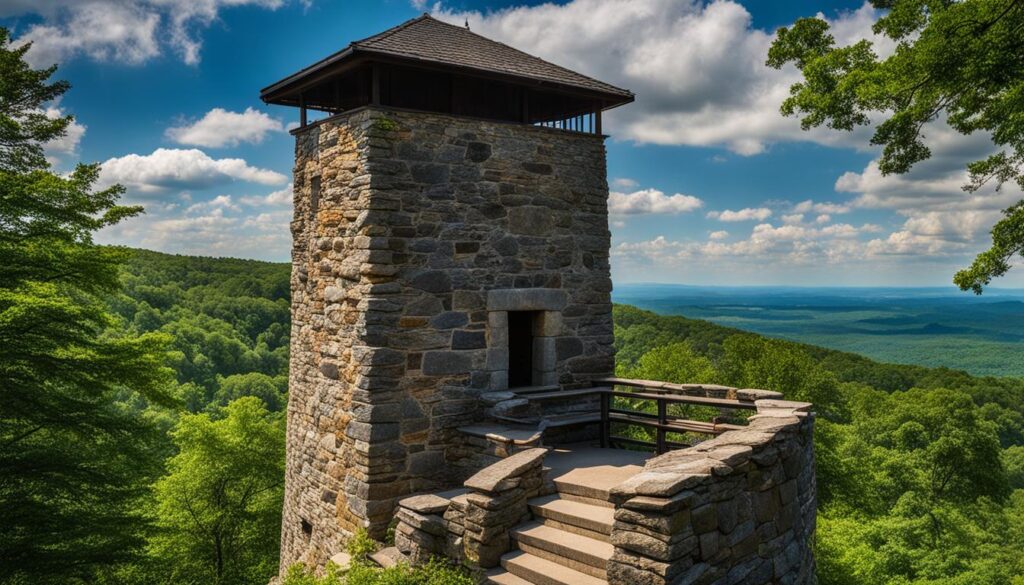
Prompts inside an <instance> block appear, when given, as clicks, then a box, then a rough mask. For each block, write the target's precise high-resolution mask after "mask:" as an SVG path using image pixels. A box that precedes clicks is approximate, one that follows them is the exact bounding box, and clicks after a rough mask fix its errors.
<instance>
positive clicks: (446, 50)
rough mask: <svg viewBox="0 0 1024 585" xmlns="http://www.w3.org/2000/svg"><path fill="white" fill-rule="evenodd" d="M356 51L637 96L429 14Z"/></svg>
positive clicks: (370, 40) (358, 45)
mask: <svg viewBox="0 0 1024 585" xmlns="http://www.w3.org/2000/svg"><path fill="white" fill-rule="evenodd" d="M352 47H353V48H355V49H356V50H360V49H361V50H365V51H373V52H377V53H386V54H388V55H394V56H396V57H404V58H407V59H419V60H423V61H430V62H433V63H443V64H445V65H455V66H458V67H469V68H472V69H480V70H483V71H492V72H495V73H502V74H505V75H514V76H516V77H527V78H530V79H536V80H540V81H549V82H552V83H558V84H561V85H568V86H573V87H579V88H582V89H588V90H591V91H597V92H601V93H611V94H617V95H621V96H623V97H632V96H633V93H632V92H630V91H629V90H625V89H622V88H619V87H615V86H614V85H611V84H609V83H605V82H603V81H598V80H596V79H593V78H591V77H587V76H586V75H581V74H579V73H576V72H575V71H570V70H569V69H566V68H565V67H560V66H558V65H555V64H554V63H550V62H548V61H545V60H543V59H540V58H538V57H534V56H533V55H530V54H528V53H524V52H522V51H520V50H519V49H513V48H512V47H510V46H508V45H506V44H503V43H499V42H497V41H492V40H491V39H488V38H486V37H482V36H480V35H478V34H476V33H474V32H472V31H470V30H469V29H467V28H465V27H461V26H455V25H452V24H448V23H447V22H442V21H440V20H437V19H436V18H433V17H431V16H430V15H429V14H424V15H423V16H420V17H418V18H414V19H412V20H409V21H406V22H404V23H402V24H400V25H398V26H396V27H394V28H391V29H388V30H386V31H384V32H382V33H380V34H376V35H373V36H372V37H369V38H365V39H363V40H361V41H355V42H354V43H352Z"/></svg>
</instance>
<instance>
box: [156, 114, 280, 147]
mask: <svg viewBox="0 0 1024 585" xmlns="http://www.w3.org/2000/svg"><path fill="white" fill-rule="evenodd" d="M271 132H284V126H283V125H282V124H281V121H280V120H275V119H274V118H271V117H270V116H268V115H267V114H265V113H263V112H260V111H258V110H254V109H252V108H246V109H245V111H244V112H230V111H228V110H225V109H223V108H214V109H212V110H210V111H209V112H206V114H205V115H204V116H203V117H202V118H200V119H198V120H196V121H194V122H192V123H190V124H185V125H182V126H175V127H172V128H168V129H167V131H166V132H165V134H166V135H167V137H168V138H170V139H171V140H173V141H174V142H177V143H178V144H187V145H190V146H206V147H210V148H217V147H221V146H238V145H239V144H240V143H242V142H248V143H251V144H259V143H260V142H263V139H264V138H266V136H267V134H269V133H271Z"/></svg>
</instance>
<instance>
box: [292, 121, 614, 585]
mask: <svg viewBox="0 0 1024 585" xmlns="http://www.w3.org/2000/svg"><path fill="white" fill-rule="evenodd" d="M607 197H608V187H607V182H606V170H605V151H604V143H603V138H602V137H600V136H595V135H589V134H581V133H572V132H564V131H558V130H553V129H547V128H539V127H532V126H523V125H515V124H502V123H495V122H486V121H477V120H469V119H465V118H455V117H450V116H443V115H437V114H428V113H414V112H399V111H389V110H385V109H366V110H361V111H357V112H353V113H351V114H349V115H348V116H338V117H335V118H331V119H329V120H327V121H324V122H321V123H319V124H317V125H314V126H311V127H308V128H305V129H303V130H301V131H300V132H299V133H298V134H297V136H296V166H295V219H294V221H293V223H292V232H293V240H294V248H293V253H292V254H293V255H292V260H293V270H292V281H291V285H292V354H291V370H290V372H291V373H290V384H289V392H290V397H289V406H288V455H287V473H286V489H285V506H284V519H283V527H282V550H281V560H282V567H283V568H285V567H287V566H288V565H289V564H291V563H293V562H296V561H300V560H301V561H306V562H309V563H312V564H316V565H319V564H322V563H323V562H324V561H325V559H326V557H327V556H328V555H330V554H332V553H333V552H337V551H338V550H340V548H341V546H342V543H343V541H344V540H345V538H346V537H347V535H349V534H351V533H352V532H353V531H354V530H356V529H357V528H359V527H366V528H368V529H369V531H370V533H371V535H373V536H376V537H383V535H384V532H385V530H386V527H387V525H388V523H389V522H390V521H391V519H392V515H393V511H394V508H395V502H396V501H397V500H398V499H399V498H400V497H401V496H404V495H406V494H409V493H411V492H415V491H422V490H426V489H431V488H436V487H443V486H446V485H451V484H454V483H458V482H460V481H461V480H463V479H465V478H464V477H462V476H460V475H459V474H460V473H462V472H460V471H458V469H459V468H458V467H457V466H453V465H451V464H450V463H451V462H452V461H453V460H455V459H456V458H458V457H460V456H462V455H463V454H464V451H465V449H464V446H463V438H462V435H461V433H459V432H458V431H457V430H456V427H458V426H460V425H464V424H467V423H470V422H474V421H477V420H479V419H480V418H481V416H482V409H481V403H480V401H479V400H478V396H479V394H480V393H481V392H484V391H488V390H496V389H503V388H504V387H505V386H506V385H507V372H508V368H509V365H508V357H507V356H508V350H507V346H506V344H507V334H508V328H507V313H506V311H510V310H530V311H538V312H539V313H538V314H539V315H540V317H539V319H538V321H537V322H535V331H534V335H535V336H536V337H535V338H534V341H533V343H534V345H533V352H534V362H535V367H536V368H538V371H537V372H536V373H535V379H538V380H540V381H542V382H544V383H558V384H561V385H563V386H569V387H571V386H576V385H585V384H587V383H588V382H589V380H590V379H592V378H595V377H603V376H608V375H610V374H611V373H612V370H613V367H614V350H613V348H612V322H611V299H610V293H611V279H610V274H609V261H608V254H609V245H610V233H609V231H608V218H607Z"/></svg>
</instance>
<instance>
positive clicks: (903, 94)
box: [768, 0, 1024, 294]
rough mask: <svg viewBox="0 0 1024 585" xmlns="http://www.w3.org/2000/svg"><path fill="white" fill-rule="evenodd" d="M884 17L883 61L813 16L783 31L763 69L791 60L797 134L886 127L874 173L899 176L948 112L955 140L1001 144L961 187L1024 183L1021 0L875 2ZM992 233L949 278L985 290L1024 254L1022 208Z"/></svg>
mask: <svg viewBox="0 0 1024 585" xmlns="http://www.w3.org/2000/svg"><path fill="white" fill-rule="evenodd" d="M871 4H872V5H874V6H875V7H876V8H880V9H884V10H885V11H886V12H885V14H884V16H882V17H881V18H879V20H878V21H877V22H876V23H875V25H874V31H875V33H876V34H881V35H884V36H886V37H888V38H890V39H892V40H893V41H895V42H896V43H897V47H896V50H895V51H894V52H893V54H892V55H890V56H888V57H885V58H881V57H879V55H878V54H876V53H875V52H874V50H873V47H872V44H871V43H870V42H869V41H866V40H863V41H859V42H857V43H855V44H853V45H850V46H845V47H840V46H837V45H836V42H835V38H834V37H833V36H832V35H831V34H829V26H828V23H827V22H825V21H824V20H823V19H820V18H803V19H800V20H798V21H796V23H794V24H793V26H792V27H783V28H780V29H779V30H778V33H777V37H776V39H775V42H774V43H773V44H772V47H771V49H770V50H769V52H768V65H769V66H771V67H775V68H781V67H782V66H783V65H785V64H787V63H793V64H795V65H796V67H797V68H798V69H799V70H800V71H801V73H802V74H803V81H801V82H800V83H796V84H794V85H793V86H792V87H791V88H790V97H789V98H787V99H786V100H785V101H784V102H783V104H782V112H783V114H785V115H795V114H799V115H801V116H802V119H801V122H802V126H803V128H804V129H805V130H806V129H810V128H813V127H817V126H821V125H823V124H824V125H826V126H828V127H829V128H834V129H839V130H852V129H853V128H854V127H856V126H862V125H867V124H869V123H870V122H871V119H872V118H871V114H877V115H878V119H882V121H881V123H879V124H878V126H877V127H876V128H875V132H874V135H873V136H872V138H871V143H872V144H875V145H880V146H882V147H883V150H882V156H881V158H880V159H879V165H878V166H879V170H881V172H882V173H883V174H891V173H905V172H907V171H908V170H910V168H911V167H912V166H913V165H914V164H916V163H918V162H920V161H922V160H925V159H927V158H929V157H930V156H931V151H930V150H929V149H928V147H927V146H926V145H925V143H924V140H923V136H924V128H925V127H926V126H927V125H928V124H929V123H932V122H934V121H935V120H937V119H939V118H940V117H944V118H945V120H946V121H947V123H948V124H949V125H950V126H951V127H952V128H953V129H955V130H957V131H958V132H960V133H962V134H971V133H974V132H986V133H989V134H991V136H992V140H993V142H994V143H995V145H996V146H997V147H998V148H999V151H998V152H996V153H995V154H992V155H990V156H988V157H987V158H984V159H982V160H978V161H975V162H973V163H971V164H969V165H968V170H969V171H970V182H969V183H968V184H967V185H965V186H964V189H965V190H967V191H972V192H973V191H976V190H978V189H979V188H981V186H982V185H984V184H986V183H989V182H995V183H996V185H997V186H1002V185H1003V184H1004V183H1006V182H1008V181H1015V182H1016V183H1017V184H1019V185H1020V186H1021V187H1022V188H1024V116H1022V114H1021V112H1024V4H1022V3H1021V2H1019V1H1018V0H965V1H962V2H949V1H935V0H871ZM1004 214H1005V217H1004V218H1003V219H1002V220H1000V221H999V222H998V223H996V225H995V226H994V227H993V228H992V247H991V248H990V249H989V250H987V251H985V252H983V253H981V254H979V255H978V257H977V258H976V259H975V261H974V263H973V264H972V265H971V266H970V268H968V269H965V270H961V271H960V272H958V273H957V274H956V276H955V277H954V282H955V283H956V284H957V285H958V286H960V288H962V289H963V290H968V289H970V290H973V291H974V292H975V293H977V294H981V292H982V290H983V288H984V286H985V285H987V284H989V283H990V282H991V280H992V279H993V278H995V277H998V276H1002V275H1003V274H1005V273H1006V271H1007V270H1009V268H1010V263H1009V261H1010V259H1011V258H1012V257H1013V256H1014V255H1015V254H1018V253H1020V252H1021V251H1022V250H1024V201H1022V202H1019V203H1017V204H1015V205H1013V206H1011V207H1010V208H1008V209H1006V210H1005V211H1004Z"/></svg>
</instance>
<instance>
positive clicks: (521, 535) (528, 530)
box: [510, 522, 615, 579]
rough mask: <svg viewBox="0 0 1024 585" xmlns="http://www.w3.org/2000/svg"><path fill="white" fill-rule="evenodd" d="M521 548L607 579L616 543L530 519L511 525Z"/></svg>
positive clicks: (513, 537)
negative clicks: (513, 526)
mask: <svg viewBox="0 0 1024 585" xmlns="http://www.w3.org/2000/svg"><path fill="white" fill-rule="evenodd" d="M510 536H511V537H512V539H513V540H515V542H516V545H517V546H518V547H519V550H521V551H523V552H526V553H529V554H531V555H533V556H537V557H541V558H543V559H546V560H548V561H551V562H554V563H557V564H559V565H562V566H565V567H569V568H570V569H573V570H575V571H579V572H581V573H586V574H587V575H590V576H592V577H597V578H599V579H605V578H606V573H605V569H606V568H607V566H608V560H609V559H611V558H612V552H613V551H614V550H615V549H614V547H613V546H612V545H611V544H609V543H607V542H602V541H600V540H597V539H594V538H589V537H586V536H581V535H579V534H573V533H572V532H569V531H566V530H559V529H558V528H552V527H551V526H545V525H544V524H541V523H540V522H530V523H528V524H524V525H521V526H519V527H516V528H514V529H512V531H511V533H510Z"/></svg>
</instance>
